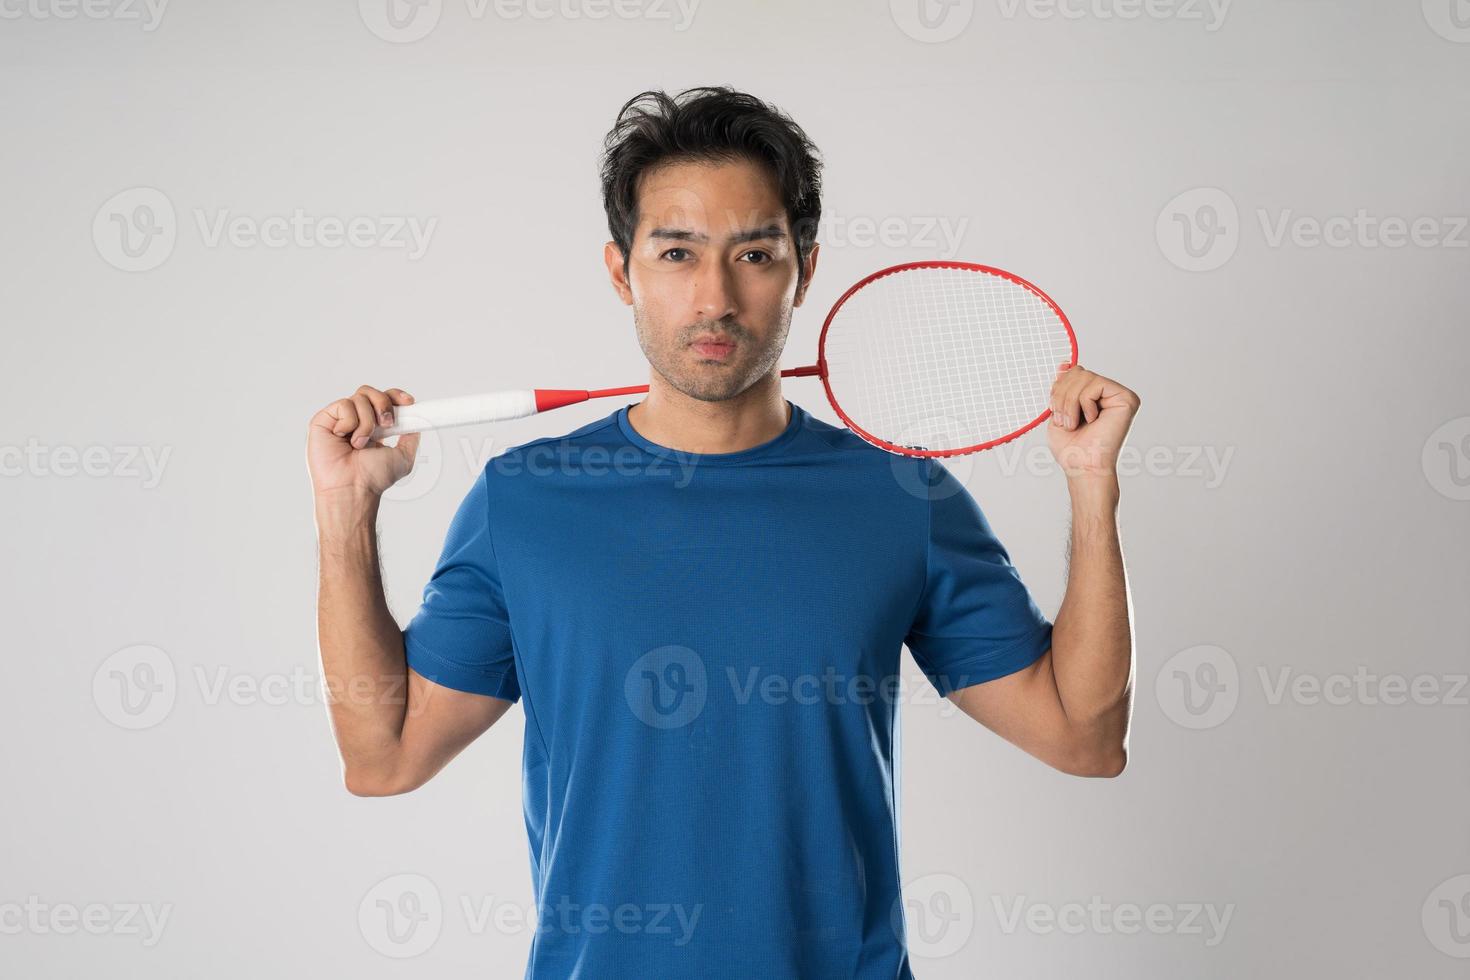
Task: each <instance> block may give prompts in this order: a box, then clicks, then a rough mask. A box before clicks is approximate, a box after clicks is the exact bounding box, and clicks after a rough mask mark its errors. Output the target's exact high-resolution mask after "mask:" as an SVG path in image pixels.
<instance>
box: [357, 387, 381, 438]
mask: <svg viewBox="0 0 1470 980" xmlns="http://www.w3.org/2000/svg"><path fill="white" fill-rule="evenodd" d="M352 404H353V405H354V406H355V407H356V408H357V428H355V429H353V430H352V448H353V449H365V448H367V445H368V443H369V442H370V441H371V439H372V434H373V429H375V428H377V417H378V410H377V409H376V408H374V407H373V403H372V400H371V399H369V398H368V396H367V395H363V394H356V395H353V396H352Z"/></svg>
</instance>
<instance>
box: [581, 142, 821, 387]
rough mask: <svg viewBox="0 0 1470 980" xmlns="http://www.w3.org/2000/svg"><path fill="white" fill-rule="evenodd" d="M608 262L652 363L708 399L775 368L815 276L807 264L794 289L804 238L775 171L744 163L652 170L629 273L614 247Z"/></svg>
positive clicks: (642, 190)
mask: <svg viewBox="0 0 1470 980" xmlns="http://www.w3.org/2000/svg"><path fill="white" fill-rule="evenodd" d="M606 260H607V264H608V273H609V275H611V276H612V280H613V285H614V286H615V287H616V288H617V289H618V292H619V294H620V295H621V296H622V297H623V302H625V303H628V304H630V305H631V306H632V307H633V322H634V325H635V326H636V327H637V330H638V343H639V345H640V346H641V347H642V348H643V354H644V356H645V357H647V358H648V362H649V364H651V365H653V368H654V370H656V371H657V372H658V373H659V374H660V375H662V376H663V377H664V378H665V379H666V380H667V381H668V382H669V384H671V385H672V386H673V387H674V388H676V389H678V390H679V391H680V392H683V393H684V394H686V395H689V396H690V397H692V398H698V399H699V400H701V401H711V402H713V401H724V400H726V399H729V398H733V397H735V396H736V395H739V394H740V393H741V392H744V391H745V390H746V389H748V388H749V387H750V386H751V385H753V384H755V383H756V382H757V381H758V380H760V379H761V378H763V377H765V376H766V375H767V374H769V373H770V372H771V371H772V369H773V368H774V367H775V366H776V364H777V362H778V361H779V359H780V357H781V352H782V350H783V349H784V348H785V346H786V334H787V331H788V329H789V328H790V326H791V311H792V309H793V308H795V307H797V306H800V305H801V303H802V300H803V299H804V298H805V293H806V284H807V283H808V282H810V272H809V273H808V277H807V279H806V281H805V282H803V283H802V286H801V288H800V289H798V288H797V278H798V277H797V261H798V260H797V255H796V242H795V240H794V238H793V235H792V229H791V227H790V223H789V221H788V219H787V215H786V210H785V208H784V207H783V206H782V204H781V199H780V197H779V195H778V193H777V189H776V185H775V181H774V179H773V178H772V177H771V176H770V174H769V172H768V171H767V170H766V169H764V168H763V167H761V166H760V165H758V164H755V163H752V162H749V161H744V160H741V161H735V162H730V163H678V164H668V165H665V166H663V167H660V168H658V169H656V170H652V171H649V172H647V173H645V174H644V175H643V178H642V181H641V184H640V187H639V194H638V227H637V228H636V229H635V231H634V235H633V245H632V251H631V254H630V256H629V262H628V272H627V278H626V279H624V277H623V261H622V253H621V252H620V251H619V250H618V248H617V246H616V245H613V244H612V243H609V244H608V246H607V249H606ZM815 267H816V248H815V247H814V248H813V249H812V254H811V256H810V257H809V259H808V268H809V270H811V271H814V270H815Z"/></svg>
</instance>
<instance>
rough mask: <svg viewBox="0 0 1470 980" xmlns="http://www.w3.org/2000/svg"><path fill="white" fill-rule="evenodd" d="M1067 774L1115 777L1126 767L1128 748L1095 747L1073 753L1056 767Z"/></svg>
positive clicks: (1105, 777) (1120, 746)
mask: <svg viewBox="0 0 1470 980" xmlns="http://www.w3.org/2000/svg"><path fill="white" fill-rule="evenodd" d="M1056 768H1057V769H1059V770H1061V771H1062V772H1064V773H1066V774H1067V775H1069V776H1082V777H1085V778H1088V779H1116V778H1117V777H1119V776H1121V775H1123V770H1124V769H1126V768H1128V749H1127V747H1126V746H1123V745H1112V746H1108V747H1095V748H1092V749H1089V750H1087V751H1083V752H1077V753H1073V754H1072V755H1071V756H1070V757H1069V758H1067V759H1066V760H1065V762H1063V763H1062V764H1060V765H1058V766H1057V767H1056Z"/></svg>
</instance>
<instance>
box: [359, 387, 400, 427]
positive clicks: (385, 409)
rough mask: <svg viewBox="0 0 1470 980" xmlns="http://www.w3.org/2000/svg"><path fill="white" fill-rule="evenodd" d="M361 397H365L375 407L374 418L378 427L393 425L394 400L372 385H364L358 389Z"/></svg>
mask: <svg viewBox="0 0 1470 980" xmlns="http://www.w3.org/2000/svg"><path fill="white" fill-rule="evenodd" d="M357 393H358V394H359V395H363V396H365V397H366V398H367V400H368V401H369V402H370V403H371V404H372V406H373V418H374V419H376V420H377V424H378V425H392V424H393V399H392V398H390V397H389V396H388V393H387V392H386V391H379V390H378V389H376V388H374V387H372V386H371V385H363V386H362V387H361V388H358V389H357Z"/></svg>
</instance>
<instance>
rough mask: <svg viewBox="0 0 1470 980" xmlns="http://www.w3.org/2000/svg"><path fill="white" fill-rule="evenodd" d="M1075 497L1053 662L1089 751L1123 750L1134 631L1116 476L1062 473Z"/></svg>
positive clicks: (1071, 718) (1065, 703)
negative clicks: (1069, 477) (1073, 476)
mask: <svg viewBox="0 0 1470 980" xmlns="http://www.w3.org/2000/svg"><path fill="white" fill-rule="evenodd" d="M1067 488H1068V492H1069V494H1070V496H1071V501H1072V532H1071V542H1070V548H1071V560H1070V563H1069V567H1068V575H1067V591H1066V596H1065V598H1064V599H1063V600H1062V606H1061V609H1060V610H1059V611H1058V613H1057V616H1056V620H1055V626H1054V628H1053V631H1052V664H1053V670H1054V672H1055V676H1056V687H1057V693H1058V695H1059V697H1060V699H1061V702H1062V708H1063V711H1064V712H1065V714H1066V718H1067V722H1068V725H1069V727H1070V729H1071V731H1072V733H1073V735H1074V737H1075V738H1076V739H1077V740H1078V741H1079V743H1080V744H1082V745H1083V746H1085V747H1086V749H1087V751H1088V752H1090V753H1099V754H1101V755H1104V756H1108V757H1113V756H1117V757H1121V756H1122V754H1123V753H1124V752H1125V750H1126V749H1125V747H1126V742H1127V735H1128V716H1129V702H1130V698H1131V694H1132V684H1133V631H1132V625H1131V622H1130V619H1131V617H1130V612H1131V610H1130V608H1129V607H1130V603H1129V597H1128V581H1127V574H1126V572H1125V570H1124V567H1123V551H1122V546H1121V543H1120V541H1119V537H1118V521H1117V512H1118V482H1117V478H1116V477H1108V478H1083V479H1075V480H1068V481H1067Z"/></svg>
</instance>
